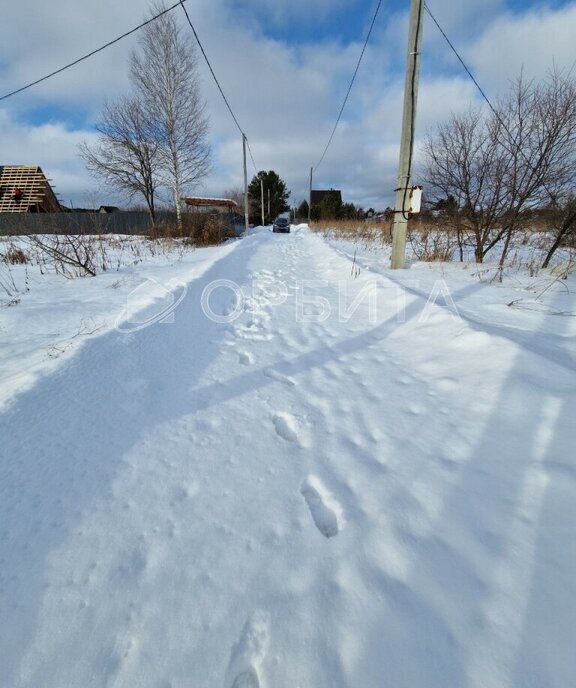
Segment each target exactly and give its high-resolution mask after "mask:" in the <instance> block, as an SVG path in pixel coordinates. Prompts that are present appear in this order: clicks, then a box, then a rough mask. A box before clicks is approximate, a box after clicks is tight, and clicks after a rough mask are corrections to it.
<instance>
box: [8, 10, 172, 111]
mask: <svg viewBox="0 0 576 688" xmlns="http://www.w3.org/2000/svg"><path fill="white" fill-rule="evenodd" d="M184 1H185V0H184ZM182 2H183V0H179V2H177V3H176V4H174V5H172V6H171V7H168V9H165V10H163V11H162V12H159V13H158V14H157V15H155V16H154V17H152V18H151V19H147V20H146V21H145V22H142V24H139V25H138V26H136V27H135V28H133V29H130V31H126V33H123V34H122V35H121V36H118V38H115V39H114V40H113V41H109V42H108V43H106V44H105V45H103V46H101V47H100V48H97V49H96V50H93V51H92V52H90V53H88V54H87V55H84V56H83V57H79V58H78V59H77V60H74V62H70V63H69V64H67V65H65V66H64V67H60V69H57V70H56V71H54V72H51V73H50V74H46V76H43V77H41V78H40V79H36V81H32V82H31V83H29V84H27V85H26V86H22V87H21V88H17V89H16V90H15V91H11V92H10V93H6V94H5V95H3V96H0V101H2V100H6V98H10V97H11V96H15V95H16V94H17V93H22V91H26V90H27V89H29V88H32V86H36V84H39V83H41V82H42V81H46V80H47V79H50V78H51V77H53V76H56V74H60V73H61V72H64V71H65V70H66V69H70V67H74V66H75V65H77V64H78V63H79V62H82V61H84V60H87V59H88V58H89V57H92V56H93V55H96V53H99V52H102V50H105V49H106V48H109V47H110V46H111V45H114V43H118V41H121V40H122V39H123V38H126V37H127V36H130V35H131V34H133V33H136V31H139V30H140V29H141V28H143V27H144V26H147V25H148V24H151V23H152V22H153V21H156V19H158V18H159V17H162V16H163V15H164V14H167V13H168V12H171V11H172V10H173V9H175V8H176V7H178V6H179V5H181V4H182Z"/></svg>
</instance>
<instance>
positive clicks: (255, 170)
mask: <svg viewBox="0 0 576 688" xmlns="http://www.w3.org/2000/svg"><path fill="white" fill-rule="evenodd" d="M246 145H247V146H248V153H249V154H250V160H252V165H253V167H254V172H256V174H258V168H257V167H256V163H255V162H254V156H253V155H252V149H251V148H250V142H249V141H248V139H246Z"/></svg>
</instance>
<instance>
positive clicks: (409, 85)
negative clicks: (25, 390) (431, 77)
mask: <svg viewBox="0 0 576 688" xmlns="http://www.w3.org/2000/svg"><path fill="white" fill-rule="evenodd" d="M423 20H424V0H411V2H410V30H409V33H408V58H407V60H406V81H405V84H404V112H403V115H402V139H401V141H400V162H399V165H398V184H397V185H396V199H395V201H394V220H393V222H392V260H391V265H390V267H392V269H396V270H397V269H402V268H403V267H404V266H405V264H406V230H407V227H408V209H409V207H410V176H411V170H412V152H413V149H414V131H415V125H416V101H417V97H418V77H419V73H420V47H421V45H422V27H423Z"/></svg>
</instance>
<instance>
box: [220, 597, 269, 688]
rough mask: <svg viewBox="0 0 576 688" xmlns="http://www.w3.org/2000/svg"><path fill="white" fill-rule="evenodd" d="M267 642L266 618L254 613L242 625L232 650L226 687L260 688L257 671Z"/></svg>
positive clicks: (262, 613)
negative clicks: (240, 632)
mask: <svg viewBox="0 0 576 688" xmlns="http://www.w3.org/2000/svg"><path fill="white" fill-rule="evenodd" d="M268 640H269V622H268V617H267V615H266V614H265V613H264V612H262V611H260V610H259V611H256V612H255V613H254V614H253V615H252V617H251V618H250V619H248V621H247V622H246V624H245V625H244V628H243V630H242V635H241V636H240V640H239V641H238V642H237V643H236V645H235V646H234V647H233V648H232V653H231V657H230V664H229V666H228V678H229V680H228V681H227V686H230V688H260V678H259V669H260V666H261V664H262V662H263V660H264V657H265V655H266V651H267V649H268Z"/></svg>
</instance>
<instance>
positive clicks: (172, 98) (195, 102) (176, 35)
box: [130, 4, 210, 227]
mask: <svg viewBox="0 0 576 688" xmlns="http://www.w3.org/2000/svg"><path fill="white" fill-rule="evenodd" d="M164 9H165V6H164V5H163V4H156V5H154V6H153V8H152V14H158V13H159V12H161V11H162V10H164ZM130 77H131V81H132V84H133V86H134V88H135V91H136V97H137V99H138V100H139V102H140V104H141V106H142V108H143V110H144V111H145V113H146V118H147V121H148V123H149V124H150V126H151V127H152V129H153V132H154V139H155V141H156V143H157V144H158V147H159V155H160V158H159V174H160V175H161V177H162V182H163V184H165V185H166V186H168V187H169V188H170V189H171V191H172V194H173V197H174V203H175V206H176V213H177V218H178V225H179V227H181V226H182V219H181V207H180V198H181V195H182V193H183V190H184V189H185V188H186V187H190V186H194V185H197V184H198V183H199V182H200V181H201V180H202V179H203V178H204V177H205V176H206V174H207V173H208V169H209V153H210V151H209V147H208V145H207V143H206V135H207V131H208V119H207V117H206V114H205V105H204V101H203V100H202V98H201V95H200V89H199V80H198V70H197V58H196V51H195V47H194V44H193V43H192V42H191V40H190V39H189V38H188V37H187V36H186V37H185V36H184V35H183V33H182V31H181V30H180V28H179V27H178V25H177V24H176V21H175V19H174V17H173V15H172V14H169V13H168V14H163V15H162V16H161V17H159V18H158V19H157V20H156V21H155V22H153V23H151V24H148V25H147V26H146V27H145V28H144V29H143V30H142V36H141V38H140V44H139V49H138V50H137V51H135V52H134V53H133V54H132V57H131V63H130Z"/></svg>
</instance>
